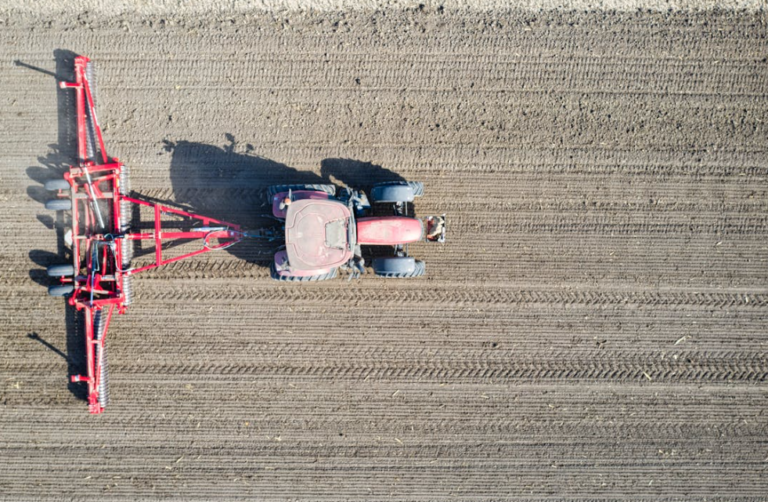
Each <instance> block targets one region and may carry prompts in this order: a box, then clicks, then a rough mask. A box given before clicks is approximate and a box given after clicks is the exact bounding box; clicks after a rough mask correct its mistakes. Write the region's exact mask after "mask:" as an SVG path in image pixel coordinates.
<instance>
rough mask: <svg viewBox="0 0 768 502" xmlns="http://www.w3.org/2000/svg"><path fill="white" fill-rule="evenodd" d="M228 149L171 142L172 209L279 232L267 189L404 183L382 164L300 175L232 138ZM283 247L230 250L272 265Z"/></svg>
mask: <svg viewBox="0 0 768 502" xmlns="http://www.w3.org/2000/svg"><path fill="white" fill-rule="evenodd" d="M225 138H226V141H227V143H226V144H224V145H222V146H217V145H211V144H205V143H195V142H190V141H177V142H171V141H165V150H166V151H167V152H170V153H171V154H172V158H171V172H170V175H171V184H172V187H173V201H164V202H169V203H171V204H172V205H176V206H181V207H182V208H184V209H186V210H189V211H191V212H194V213H197V214H201V215H204V216H210V217H212V218H216V219H219V220H223V221H228V222H231V223H235V224H238V225H241V226H242V228H244V229H247V230H254V229H257V228H261V227H273V228H279V226H280V223H279V222H278V221H276V220H274V219H272V218H271V214H272V208H271V205H270V203H269V201H268V195H267V189H268V187H269V186H271V185H296V184H335V185H336V186H337V187H343V186H345V185H346V186H349V187H352V188H357V189H367V188H369V187H370V186H372V185H374V184H375V183H379V182H382V181H403V180H404V178H403V177H402V176H400V175H399V174H397V173H395V172H393V171H390V170H388V169H385V168H383V167H381V166H379V165H376V164H373V163H370V162H363V161H359V160H352V159H341V158H328V159H324V160H322V161H321V163H320V173H321V174H319V175H318V174H317V173H314V172H307V171H300V170H298V169H295V168H293V167H290V166H287V165H285V164H282V163H280V162H276V161H274V160H271V159H267V158H264V157H260V156H259V155H257V154H256V153H254V147H253V146H252V145H250V144H238V143H237V142H236V141H235V138H234V136H233V135H231V134H227V135H226V136H225ZM277 247H279V243H274V242H273V243H267V242H258V241H255V240H253V241H250V240H246V241H244V242H241V243H239V244H237V245H236V246H232V247H231V248H228V249H227V252H229V253H231V254H232V255H234V256H236V257H237V258H239V259H242V260H246V261H248V262H251V263H257V264H260V265H262V266H269V264H270V262H271V260H272V255H273V253H274V252H275V250H276V249H277Z"/></svg>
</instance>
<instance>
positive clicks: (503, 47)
mask: <svg viewBox="0 0 768 502" xmlns="http://www.w3.org/2000/svg"><path fill="white" fill-rule="evenodd" d="M0 53H1V54H2V56H3V57H2V61H3V69H2V71H1V72H0V104H1V106H0V132H2V138H0V201H2V205H3V210H2V212H0V236H2V240H3V245H2V246H0V265H2V273H1V274H0V284H1V285H0V498H2V499H5V500H22V499H30V500H41V499H47V500H48V499H49V500H86V499H87V500H139V499H148V498H152V499H156V498H163V499H178V500H235V499H240V498H253V499H258V500H307V501H309V500H359V499H380V500H383V499H386V500H403V501H405V500H419V501H427V500H435V501H438V500H440V501H443V500H553V501H560V500H563V501H565V500H616V499H621V500H629V499H633V500H638V499H640V500H705V499H706V500H735V499H738V500H764V497H765V496H766V493H768V473H766V469H767V468H768V447H767V446H766V444H768V388H767V387H766V377H767V376H768V351H767V349H766V343H768V289H767V288H766V284H768V261H767V260H768V146H767V145H768V63H767V61H768V60H767V59H766V58H767V57H768V45H767V44H766V27H765V18H764V14H760V13H756V14H752V13H748V12H740V13H736V12H734V11H705V12H699V13H665V14H659V13H651V12H630V13H618V12H607V13H604V12H593V13H587V12H582V13H573V14H563V13H558V12H556V11H548V12H538V13H532V12H489V13H481V12H480V11H472V12H469V13H466V12H465V13H456V12H447V11H445V12H444V11H443V10H442V9H440V8H437V9H433V8H423V9H415V10H413V11H402V10H397V11H394V10H383V11H380V12H377V13H371V12H356V13H352V12H350V13H347V14H344V15H343V14H338V13H327V12H326V13H319V12H317V13H304V14H302V13H297V12H289V13H285V14H258V15H255V14H252V15H247V16H236V17H232V18H229V17H226V16H223V15H211V16H200V17H195V16H187V17H179V16H176V17H173V16H170V17H161V16H155V17H150V18H144V19H139V18H134V17H130V16H121V17H112V18H100V17H98V16H96V15H90V16H89V15H84V16H81V17H80V18H77V19H76V18H74V17H71V18H58V19H54V18H51V19H45V16H41V17H40V19H39V20H38V19H34V18H30V17H22V18H11V17H8V18H6V19H5V20H4V27H3V28H2V30H0ZM72 53H80V54H87V55H88V56H90V57H92V58H93V59H94V60H95V61H96V64H97V69H98V95H97V100H98V110H99V117H100V121H101V123H102V125H103V127H104V128H105V141H106V144H107V149H108V151H109V153H110V154H111V155H113V156H116V157H119V158H120V159H121V160H122V161H123V162H125V163H126V164H128V165H129V166H130V167H131V174H132V186H133V189H134V191H135V193H136V194H138V195H141V196H145V197H148V198H151V199H157V200H163V201H169V202H172V203H175V204H178V205H180V206H182V207H189V208H192V209H194V210H196V211H199V212H201V213H204V214H210V215H212V216H219V217H223V218H226V219H228V220H230V221H234V222H237V223H240V224H242V225H244V226H245V227H253V226H256V225H258V224H260V223H263V220H262V219H260V218H259V215H260V214H263V213H265V212H267V207H266V206H265V205H264V200H265V194H266V188H267V186H268V185H271V184H276V183H286V182H288V183H290V182H314V183H317V182H321V181H323V182H335V183H337V184H339V185H343V184H345V183H346V184H349V185H351V186H357V185H366V184H371V183H373V182H375V181H383V180H387V179H393V177H401V178H404V179H408V180H419V181H423V182H424V184H425V186H426V191H425V192H426V193H425V195H424V197H423V198H421V199H418V201H417V203H416V210H417V212H418V213H419V214H420V215H428V214H440V213H443V212H444V213H446V214H447V216H448V242H447V243H446V244H445V245H427V244H422V245H418V246H412V247H411V253H412V254H414V255H415V256H417V257H419V258H421V259H424V260H425V261H426V263H427V277H426V278H421V279H414V280H409V281H401V282H397V281H394V282H393V281H387V280H383V279H377V278H375V277H373V275H372V274H370V273H369V274H368V275H367V276H366V277H364V278H362V279H360V280H357V281H353V282H346V281H345V280H344V279H337V280H334V281H329V282H324V283H317V284H304V285H296V284H282V283H276V282H273V281H271V280H270V278H269V269H268V264H269V259H270V254H269V249H268V248H267V247H266V246H264V245H257V244H253V243H243V244H241V245H239V246H237V247H233V248H232V249H231V250H228V251H223V252H219V253H212V254H209V255H206V256H205V257H202V258H199V259H193V260H190V261H185V262H179V263H177V264H173V265H169V266H167V267H164V268H162V269H159V270H158V271H156V272H148V273H146V274H142V275H140V276H137V278H136V280H135V282H134V285H135V289H136V301H135V303H134V305H133V306H132V307H131V308H130V311H129V312H128V313H127V315H124V316H120V317H119V318H117V319H115V320H114V321H113V323H112V326H111V327H110V332H109V336H108V340H109V346H110V361H109V366H110V377H111V378H110V383H111V387H112V392H111V395H112V401H111V405H110V407H109V408H108V409H107V411H106V412H105V413H104V414H103V415H101V416H95V417H91V416H89V415H88V413H87V406H86V404H85V403H84V402H83V401H82V400H81V399H82V395H83V392H82V389H81V388H79V387H78V386H76V385H69V386H68V384H67V379H68V376H69V375H70V374H72V373H73V372H76V371H79V370H80V367H81V366H82V359H83V354H82V338H81V337H80V336H79V335H78V332H77V330H78V328H77V324H78V323H77V316H76V315H75V314H74V313H73V312H71V310H70V309H68V308H67V307H65V304H64V301H63V300H62V299H60V298H49V297H47V296H46V294H45V288H44V286H43V285H44V284H48V279H47V278H46V277H45V271H44V268H45V266H46V265H49V264H52V263H58V262H60V261H62V260H63V258H62V256H63V253H64V243H63V237H62V236H63V231H64V229H63V225H62V224H63V222H64V221H65V220H64V218H63V216H62V215H56V214H54V213H50V212H47V211H46V210H45V208H44V207H43V206H42V204H41V202H43V201H44V200H45V199H46V197H47V194H46V193H45V191H44V190H43V188H42V182H43V181H44V180H45V179H48V178H51V177H54V176H56V175H57V173H61V172H63V170H64V169H65V168H66V164H67V163H68V162H72V161H74V151H75V150H74V143H73V140H74V137H73V130H72V127H71V117H72V114H73V113H74V110H73V108H72V103H71V96H69V95H68V94H67V92H66V91H60V90H57V87H56V79H55V76H56V75H58V76H59V77H66V76H67V75H69V74H70V73H71V68H70V66H69V65H71V55H72Z"/></svg>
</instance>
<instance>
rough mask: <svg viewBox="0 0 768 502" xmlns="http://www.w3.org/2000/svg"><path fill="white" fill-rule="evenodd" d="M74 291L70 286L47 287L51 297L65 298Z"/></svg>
mask: <svg viewBox="0 0 768 502" xmlns="http://www.w3.org/2000/svg"><path fill="white" fill-rule="evenodd" d="M74 290H75V287H74V286H73V285H72V284H57V285H55V286H49V287H48V294H49V295H51V296H67V295H68V294H71V293H72V292H73V291H74Z"/></svg>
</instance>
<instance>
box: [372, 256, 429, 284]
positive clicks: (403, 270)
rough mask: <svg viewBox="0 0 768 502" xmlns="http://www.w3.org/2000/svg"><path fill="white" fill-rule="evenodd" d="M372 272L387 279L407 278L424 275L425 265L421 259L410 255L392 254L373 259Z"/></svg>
mask: <svg viewBox="0 0 768 502" xmlns="http://www.w3.org/2000/svg"><path fill="white" fill-rule="evenodd" d="M373 272H374V273H375V274H376V275H378V276H379V277H385V278H387V279H408V278H411V277H421V276H422V275H424V274H425V273H426V266H425V264H424V262H423V261H420V260H416V259H414V258H412V257H410V256H392V257H389V258H375V259H374V260H373Z"/></svg>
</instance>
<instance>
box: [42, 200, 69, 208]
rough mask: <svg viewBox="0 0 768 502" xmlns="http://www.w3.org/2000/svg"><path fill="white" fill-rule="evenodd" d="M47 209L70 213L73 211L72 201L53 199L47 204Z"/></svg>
mask: <svg viewBox="0 0 768 502" xmlns="http://www.w3.org/2000/svg"><path fill="white" fill-rule="evenodd" d="M45 208H46V209H50V210H51V211H69V210H70V209H72V201H71V200H70V199H51V200H49V201H47V202H46V203H45Z"/></svg>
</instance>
